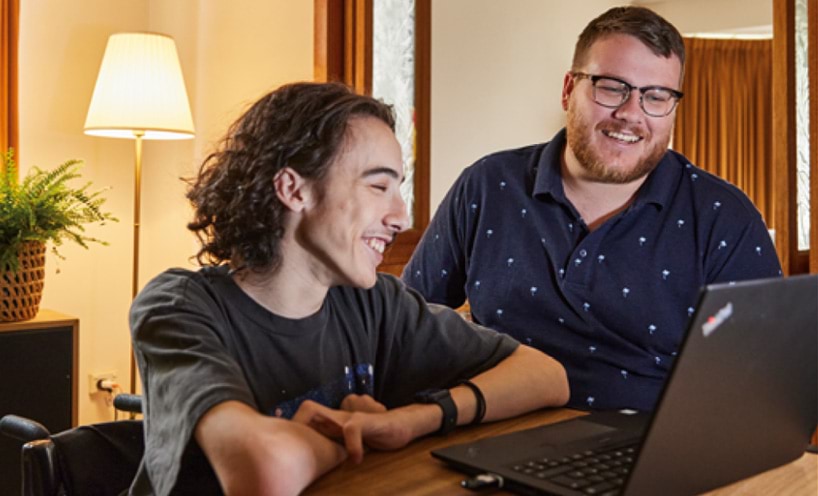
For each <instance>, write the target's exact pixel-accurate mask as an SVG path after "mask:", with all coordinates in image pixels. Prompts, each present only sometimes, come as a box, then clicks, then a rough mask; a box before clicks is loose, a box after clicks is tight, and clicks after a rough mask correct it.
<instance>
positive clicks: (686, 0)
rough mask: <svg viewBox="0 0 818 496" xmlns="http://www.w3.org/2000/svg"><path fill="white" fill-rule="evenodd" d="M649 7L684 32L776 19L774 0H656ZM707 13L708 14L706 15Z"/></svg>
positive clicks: (767, 23)
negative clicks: (774, 15)
mask: <svg viewBox="0 0 818 496" xmlns="http://www.w3.org/2000/svg"><path fill="white" fill-rule="evenodd" d="M633 3H636V4H639V5H644V6H646V7H649V8H651V9H653V10H654V11H656V12H657V13H659V14H660V15H661V16H663V17H664V18H666V19H667V20H669V21H670V22H672V23H673V25H674V26H676V28H677V29H678V30H679V31H681V32H682V33H683V34H687V33H717V32H729V31H738V32H741V31H745V30H750V28H758V27H764V26H769V27H772V23H773V2H772V0H656V1H647V2H645V1H642V2H633ZM703 13H706V15H703Z"/></svg>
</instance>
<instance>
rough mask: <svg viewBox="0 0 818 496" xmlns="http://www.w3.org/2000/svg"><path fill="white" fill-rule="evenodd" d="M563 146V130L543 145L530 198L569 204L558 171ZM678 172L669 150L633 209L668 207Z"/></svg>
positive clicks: (560, 173)
mask: <svg viewBox="0 0 818 496" xmlns="http://www.w3.org/2000/svg"><path fill="white" fill-rule="evenodd" d="M565 144H566V138H565V128H563V129H561V130H560V131H559V132H558V133H557V134H556V135H555V136H554V138H553V139H552V140H551V141H550V142H548V143H547V144H546V146H545V149H544V150H543V152H542V154H541V155H540V159H539V160H538V162H537V170H536V178H535V180H534V190H533V191H532V196H534V197H541V196H551V197H552V198H554V199H555V200H557V201H560V202H567V201H568V200H567V199H566V198H565V190H564V189H563V186H562V171H561V169H560V163H561V160H562V152H563V149H564V148H565ZM681 170H682V168H681V167H679V166H678V159H677V158H676V156H675V154H674V153H673V152H671V151H670V150H668V152H667V153H665V156H664V157H662V160H661V161H660V162H659V165H657V166H656V168H655V169H654V170H653V172H651V173H650V175H649V176H648V178H647V179H646V180H645V182H644V184H642V187H641V188H639V193H638V194H637V196H636V199H635V200H634V202H633V205H632V207H633V208H636V207H639V206H642V205H644V204H648V203H652V204H655V205H656V206H657V207H659V208H664V207H665V205H668V204H669V203H670V199H671V195H672V194H673V191H674V185H675V184H676V183H677V182H678V177H679V174H681Z"/></svg>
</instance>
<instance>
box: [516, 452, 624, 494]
mask: <svg viewBox="0 0 818 496" xmlns="http://www.w3.org/2000/svg"><path fill="white" fill-rule="evenodd" d="M638 446H639V445H638V444H635V445H633V446H623V447H619V448H616V449H612V450H607V451H600V450H596V451H591V450H586V451H583V452H581V453H575V454H573V455H569V456H564V457H560V458H535V459H533V460H528V461H523V462H519V463H516V464H514V465H513V466H512V467H511V469H512V470H514V471H515V472H519V473H521V474H525V475H528V476H530V477H536V478H537V479H542V480H547V481H549V482H552V483H554V484H558V485H560V486H563V487H566V488H569V489H573V490H576V491H579V492H582V493H585V494H592V495H599V496H613V495H616V494H619V493H620V491H621V490H622V486H623V484H625V480H626V479H627V478H628V474H629V473H630V469H631V466H632V465H633V462H634V459H635V458H636V452H637V447H638Z"/></svg>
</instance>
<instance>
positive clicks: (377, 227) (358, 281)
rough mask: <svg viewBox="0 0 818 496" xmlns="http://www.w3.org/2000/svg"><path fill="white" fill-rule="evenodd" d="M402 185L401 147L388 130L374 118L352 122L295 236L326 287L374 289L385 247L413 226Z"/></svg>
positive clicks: (361, 118)
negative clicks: (402, 195) (397, 235)
mask: <svg viewBox="0 0 818 496" xmlns="http://www.w3.org/2000/svg"><path fill="white" fill-rule="evenodd" d="M402 180H403V163H402V159H401V150H400V145H399V144H398V142H397V140H396V139H395V135H394V133H393V132H392V130H391V129H389V126H387V125H386V124H385V123H384V122H382V121H381V120H379V119H376V118H373V117H356V118H353V119H351V120H350V121H349V126H348V129H347V135H346V138H345V142H344V144H343V145H342V149H341V150H340V152H339V155H338V157H337V158H336V159H335V161H334V163H333V164H332V165H331V166H330V168H329V171H328V172H327V175H326V176H325V177H324V179H322V180H321V181H320V183H319V184H315V185H314V191H315V194H314V202H313V204H312V205H311V206H310V207H309V208H307V209H305V211H304V213H303V217H302V221H301V222H300V223H299V225H298V228H297V231H296V238H297V239H298V240H299V244H300V245H302V246H303V247H304V248H305V249H306V250H307V252H309V254H310V258H311V259H312V268H311V271H312V272H313V273H314V274H315V276H316V277H317V279H318V280H319V281H321V283H322V284H323V285H326V286H327V287H330V286H334V285H347V286H354V287H361V288H370V287H372V286H373V285H374V284H375V280H376V279H375V273H376V269H377V267H378V265H379V264H380V263H381V261H382V260H383V251H384V249H385V248H386V245H387V244H389V243H390V242H391V241H392V240H393V238H394V236H395V235H396V234H397V233H399V232H401V231H403V230H405V229H406V228H407V227H408V226H409V216H408V214H407V211H406V203H405V202H404V201H403V198H402V197H401V195H400V183H401V181H402Z"/></svg>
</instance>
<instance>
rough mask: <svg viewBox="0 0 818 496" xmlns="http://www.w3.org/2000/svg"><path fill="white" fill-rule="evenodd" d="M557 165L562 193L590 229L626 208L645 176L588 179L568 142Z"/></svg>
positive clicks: (634, 196) (631, 201)
mask: <svg viewBox="0 0 818 496" xmlns="http://www.w3.org/2000/svg"><path fill="white" fill-rule="evenodd" d="M560 169H561V171H562V186H563V189H564V190H565V196H566V198H568V201H570V202H571V204H572V205H574V208H576V209H577V212H579V215H580V216H581V217H582V220H583V221H584V222H585V225H587V226H588V229H590V230H591V231H593V230H594V229H596V228H598V227H599V226H601V225H602V224H604V223H605V221H607V220H608V219H610V218H611V217H614V216H615V215H617V214H618V213H620V212H622V211H623V210H625V209H626V208H628V206H630V204H631V203H633V200H634V198H636V193H637V191H639V188H640V187H641V186H642V184H643V183H644V182H645V179H647V176H642V177H640V178H639V179H636V180H634V181H631V182H629V183H623V184H613V183H602V182H599V181H594V180H592V179H589V178H588V177H587V176H586V174H585V172H584V169H583V167H582V166H581V165H579V162H578V161H577V158H576V156H574V154H573V153H572V152H571V148H570V147H568V146H566V147H565V152H564V153H563V159H562V161H561V164H560Z"/></svg>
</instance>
